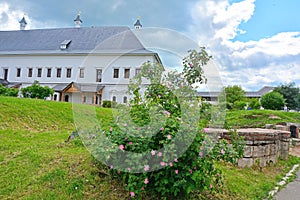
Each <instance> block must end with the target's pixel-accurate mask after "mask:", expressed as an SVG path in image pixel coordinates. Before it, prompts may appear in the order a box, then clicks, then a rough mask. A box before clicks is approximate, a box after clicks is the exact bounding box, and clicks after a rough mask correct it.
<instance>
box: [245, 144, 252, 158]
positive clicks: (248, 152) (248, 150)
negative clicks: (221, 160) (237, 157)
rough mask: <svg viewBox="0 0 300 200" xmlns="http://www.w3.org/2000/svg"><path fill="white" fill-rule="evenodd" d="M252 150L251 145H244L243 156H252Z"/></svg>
mask: <svg viewBox="0 0 300 200" xmlns="http://www.w3.org/2000/svg"><path fill="white" fill-rule="evenodd" d="M252 152H253V146H247V145H246V146H245V147H244V157H245V158H250V157H252V155H253V154H252Z"/></svg>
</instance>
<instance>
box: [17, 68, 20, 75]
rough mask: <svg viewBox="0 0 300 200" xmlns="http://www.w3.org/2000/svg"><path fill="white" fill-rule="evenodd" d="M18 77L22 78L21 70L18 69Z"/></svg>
mask: <svg viewBox="0 0 300 200" xmlns="http://www.w3.org/2000/svg"><path fill="white" fill-rule="evenodd" d="M17 77H21V68H17Z"/></svg>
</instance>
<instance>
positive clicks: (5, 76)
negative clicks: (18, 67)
mask: <svg viewBox="0 0 300 200" xmlns="http://www.w3.org/2000/svg"><path fill="white" fill-rule="evenodd" d="M3 74H4V76H3V78H4V80H7V78H8V69H3Z"/></svg>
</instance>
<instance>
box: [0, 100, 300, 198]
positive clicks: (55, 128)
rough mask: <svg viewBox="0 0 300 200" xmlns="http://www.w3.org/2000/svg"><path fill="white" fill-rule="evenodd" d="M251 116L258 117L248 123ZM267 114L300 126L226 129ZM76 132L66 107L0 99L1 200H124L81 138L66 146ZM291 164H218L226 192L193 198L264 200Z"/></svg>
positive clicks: (103, 119)
mask: <svg viewBox="0 0 300 200" xmlns="http://www.w3.org/2000/svg"><path fill="white" fill-rule="evenodd" d="M82 106H85V105H82ZM91 108H92V110H95V112H96V116H97V119H98V120H99V122H100V123H101V124H102V125H103V126H104V127H106V128H107V127H109V125H110V123H111V121H112V119H113V117H112V111H111V109H104V108H98V107H92V106H89V109H91ZM258 112H259V113H258ZM251 113H252V115H256V116H255V117H249V116H250V115H251ZM270 114H272V115H276V116H279V117H280V118H281V120H280V121H282V120H288V121H290V122H298V121H297V120H300V116H299V114H297V113H296V114H294V113H293V114H291V113H284V112H274V113H273V112H272V113H271V112H269V111H257V112H255V111H250V112H249V111H243V112H242V111H239V112H228V113H227V119H228V121H227V123H232V124H236V123H237V122H239V120H238V115H240V116H243V117H240V121H241V122H239V123H240V125H244V124H247V125H249V124H252V125H253V124H255V123H257V122H256V121H255V120H256V119H257V118H258V117H257V115H259V116H261V115H262V116H266V118H268V117H267V116H269V115H270ZM245 116H248V117H245ZM244 117H245V119H244ZM246 119H247V120H246ZM269 122H270V121H268V123H269ZM274 122H275V121H274ZM84 123H86V122H84ZM275 123H277V121H276V122H275ZM74 129H75V125H74V123H73V112H72V104H70V103H62V102H59V103H58V102H50V101H41V100H35V99H18V98H8V97H0V174H1V178H0V199H126V198H127V197H128V193H127V192H126V191H125V190H124V187H123V186H122V185H121V183H117V182H115V181H113V180H112V179H111V177H110V176H109V174H108V173H107V170H106V168H104V167H103V166H101V165H100V164H99V163H98V162H96V161H95V160H93V158H92V156H91V155H90V153H89V152H88V151H87V149H86V148H85V147H84V146H83V145H82V143H81V140H80V138H76V139H75V140H72V141H70V142H66V140H67V138H68V136H69V135H70V134H71V132H72V131H73V130H74ZM295 163H299V159H296V158H295V157H290V159H289V160H288V161H280V162H279V163H278V164H276V165H275V166H269V167H267V168H264V169H262V170H260V169H259V168H256V167H252V168H246V169H241V168H237V167H235V166H232V165H229V164H226V163H218V164H217V166H216V167H218V168H220V169H221V170H222V171H223V175H224V186H223V187H222V188H217V191H218V192H215V193H207V194H205V195H199V194H195V195H194V196H193V197H192V198H193V199H200V198H203V199H207V198H209V197H212V198H213V199H263V197H265V196H266V195H267V193H268V191H269V190H271V189H273V188H274V186H275V184H276V183H277V182H278V181H279V180H280V179H281V177H283V175H284V174H285V173H286V172H287V171H289V170H290V168H291V166H292V165H293V164H295Z"/></svg>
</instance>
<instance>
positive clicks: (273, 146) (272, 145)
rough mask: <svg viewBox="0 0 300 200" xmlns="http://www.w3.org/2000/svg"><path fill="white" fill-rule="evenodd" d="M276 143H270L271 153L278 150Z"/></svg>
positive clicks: (273, 153)
mask: <svg viewBox="0 0 300 200" xmlns="http://www.w3.org/2000/svg"><path fill="white" fill-rule="evenodd" d="M276 146H277V145H276V144H270V155H275V154H276V152H277V148H276Z"/></svg>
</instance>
